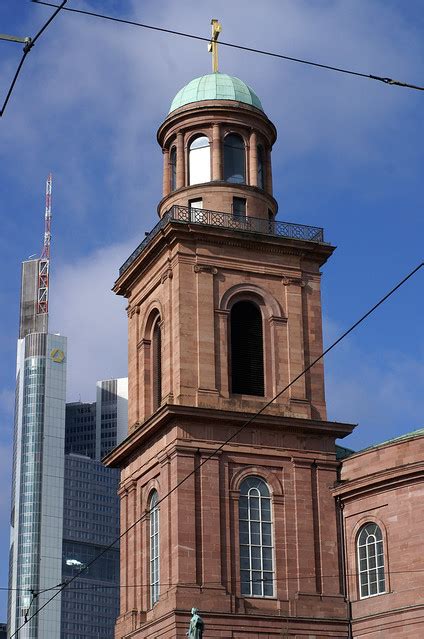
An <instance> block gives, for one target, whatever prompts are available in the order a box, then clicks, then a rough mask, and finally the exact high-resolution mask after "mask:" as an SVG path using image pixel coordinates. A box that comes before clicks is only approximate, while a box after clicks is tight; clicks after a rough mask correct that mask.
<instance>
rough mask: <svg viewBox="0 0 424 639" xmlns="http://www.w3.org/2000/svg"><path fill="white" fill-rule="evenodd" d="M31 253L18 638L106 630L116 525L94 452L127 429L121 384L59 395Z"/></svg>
mask: <svg viewBox="0 0 424 639" xmlns="http://www.w3.org/2000/svg"><path fill="white" fill-rule="evenodd" d="M39 261H40V260H38V259H34V260H28V261H26V262H24V263H23V265H22V285H21V306H20V323H19V339H18V347H17V367H16V399H15V424H14V452H13V480H12V503H11V536H10V555H9V588H10V591H9V602H8V633H9V635H8V636H11V635H13V634H15V633H16V631H17V630H18V629H19V628H21V629H20V630H19V632H18V633H17V634H16V635H15V636H16V637H18V638H19V639H59V638H60V639H113V636H114V623H115V618H116V616H117V614H118V609H119V546H114V547H113V548H111V549H106V548H107V546H108V545H109V544H111V543H112V542H113V541H114V540H115V539H116V538H117V537H118V535H119V502H118V497H117V488H118V482H119V472H118V471H116V470H114V469H109V468H106V467H104V466H103V465H102V464H101V461H100V460H101V457H102V456H103V455H104V454H106V452H108V451H109V450H110V449H111V448H113V447H114V446H116V444H117V443H119V441H121V440H122V439H123V438H124V437H125V436H126V434H127V422H128V413H127V410H128V409H127V404H128V394H127V392H128V391H127V386H128V384H127V379H126V378H125V379H113V380H105V381H101V382H97V396H96V398H97V402H95V403H91V404H83V403H81V402H77V403H73V404H68V405H66V363H67V355H66V347H67V344H66V338H65V337H63V336H60V335H54V334H50V333H48V315H47V313H44V314H40V313H38V307H37V295H38V284H39V281H38V271H39ZM102 552H104V554H103V555H102V557H101V558H99V559H98V560H96V562H95V563H94V564H93V566H92V567H90V568H89V569H88V570H87V571H84V572H81V570H82V568H84V567H85V566H86V565H87V564H88V563H89V562H90V561H92V559H94V558H95V557H97V556H98V555H99V554H100V553H102ZM80 572H81V576H79V577H78V579H76V580H75V581H74V582H73V584H72V586H71V587H69V588H65V589H64V590H63V591H62V592H61V593H60V594H58V595H57V596H56V597H55V598H54V599H52V600H51V601H50V602H49V604H48V605H47V606H46V607H45V608H43V610H42V611H41V612H40V614H36V615H35V616H33V615H34V613H36V612H37V610H38V609H40V608H41V607H42V606H43V604H44V603H46V602H47V601H48V600H49V599H50V598H51V597H52V594H54V593H55V592H57V590H56V589H55V587H57V586H59V584H63V582H65V581H66V580H67V579H69V578H70V577H72V576H74V575H75V574H79V573H80ZM31 617H32V618H31ZM26 619H27V620H28V621H27V623H25V620H26Z"/></svg>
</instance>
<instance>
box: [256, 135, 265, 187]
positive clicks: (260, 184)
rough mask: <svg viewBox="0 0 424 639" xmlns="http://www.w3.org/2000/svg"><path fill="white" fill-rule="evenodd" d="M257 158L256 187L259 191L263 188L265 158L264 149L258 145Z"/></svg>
mask: <svg viewBox="0 0 424 639" xmlns="http://www.w3.org/2000/svg"><path fill="white" fill-rule="evenodd" d="M257 158H258V187H259V188H260V189H264V188H265V156H264V149H263V147H262V146H261V145H260V144H259V145H258V149H257Z"/></svg>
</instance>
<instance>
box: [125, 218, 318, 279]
mask: <svg viewBox="0 0 424 639" xmlns="http://www.w3.org/2000/svg"><path fill="white" fill-rule="evenodd" d="M169 222H181V223H183V224H202V225H204V226H215V227H220V228H225V229H234V230H237V231H244V232H247V233H259V234H261V235H271V236H277V237H287V238H290V239H295V240H305V241H307V242H318V243H322V242H324V230H323V229H322V228H320V227H317V226H305V224H293V223H292V222H280V221H279V220H263V219H261V218H257V217H246V216H236V215H233V214H232V213H220V212H219V211H209V210H207V209H195V208H192V207H188V206H178V205H174V206H173V207H171V208H170V209H169V211H167V212H166V213H165V215H164V216H163V217H162V219H161V220H159V222H158V223H157V224H156V226H155V227H154V228H153V229H152V230H151V231H150V233H148V234H147V235H146V237H145V238H144V240H143V241H142V242H141V244H139V245H138V246H137V248H136V249H135V251H134V252H133V253H131V255H130V256H129V258H128V259H127V260H126V261H125V262H124V263H123V265H122V266H121V268H120V269H119V275H122V273H124V272H125V271H126V270H127V268H128V267H129V266H130V264H132V263H133V262H134V260H135V259H136V258H137V257H138V256H139V255H140V253H141V252H142V251H143V249H144V248H145V247H146V246H147V245H148V244H149V242H150V241H151V240H152V239H153V238H154V237H155V236H156V235H157V234H158V233H159V231H160V230H161V229H162V228H164V226H166V225H167V224H168V223H169Z"/></svg>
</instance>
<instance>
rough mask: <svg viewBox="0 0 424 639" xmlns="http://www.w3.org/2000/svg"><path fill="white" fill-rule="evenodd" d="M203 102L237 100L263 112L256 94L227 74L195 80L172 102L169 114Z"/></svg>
mask: <svg viewBox="0 0 424 639" xmlns="http://www.w3.org/2000/svg"><path fill="white" fill-rule="evenodd" d="M201 100H236V101H237V102H244V103H245V104H250V105H251V106H254V107H256V108H257V109H260V110H261V111H263V108H262V104H261V101H260V100H259V98H258V96H257V95H256V93H255V92H254V91H253V90H252V89H251V88H250V87H248V86H247V84H245V83H244V82H243V81H242V80H239V79H238V78H234V77H233V76H231V75H227V74H226V73H209V74H208V75H203V76H202V77H201V78H195V79H194V80H192V81H191V82H189V83H188V84H186V86H185V87H183V88H182V89H180V90H179V91H178V93H177V95H176V96H175V98H174V99H173V100H172V104H171V108H170V109H169V113H171V112H172V111H175V109H179V108H180V107H182V106H185V105H186V104H191V103H192V102H200V101H201Z"/></svg>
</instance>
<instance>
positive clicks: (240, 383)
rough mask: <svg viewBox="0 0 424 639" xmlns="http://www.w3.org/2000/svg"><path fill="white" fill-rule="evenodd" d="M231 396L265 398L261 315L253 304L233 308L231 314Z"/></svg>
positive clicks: (243, 304) (243, 302)
mask: <svg viewBox="0 0 424 639" xmlns="http://www.w3.org/2000/svg"><path fill="white" fill-rule="evenodd" d="M230 318H231V319H230V324H231V326H230V331H231V392H232V393H242V394H244V395H261V396H263V395H264V349H263V331H262V315H261V312H260V310H259V308H258V307H257V306H256V304H254V303H253V302H248V301H241V302H237V303H236V304H234V306H233V307H232V309H231V314H230Z"/></svg>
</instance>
